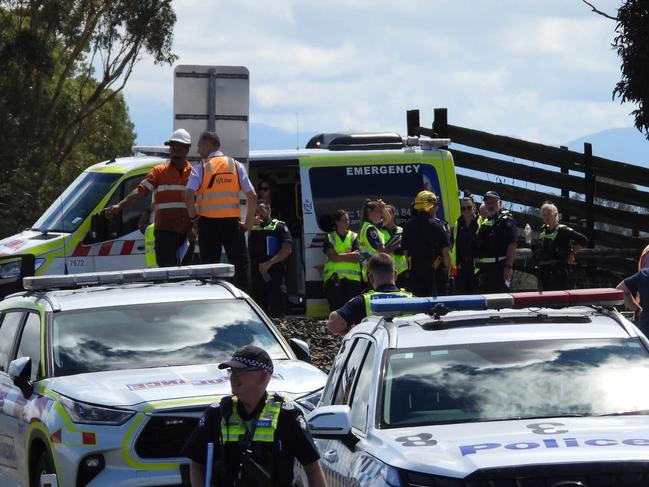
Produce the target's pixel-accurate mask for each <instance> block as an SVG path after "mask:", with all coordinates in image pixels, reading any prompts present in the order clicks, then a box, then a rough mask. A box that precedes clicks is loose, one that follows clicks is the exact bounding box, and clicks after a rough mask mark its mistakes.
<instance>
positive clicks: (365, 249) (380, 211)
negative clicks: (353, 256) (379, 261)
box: [358, 199, 391, 282]
mask: <svg viewBox="0 0 649 487" xmlns="http://www.w3.org/2000/svg"><path fill="white" fill-rule="evenodd" d="M389 221H390V213H388V210H387V208H386V205H385V203H384V202H383V200H381V199H378V200H370V199H367V200H365V204H364V205H363V209H362V211H361V228H360V231H359V233H358V243H359V249H360V264H361V270H362V273H363V280H364V281H365V282H367V261H368V260H369V258H370V257H372V256H373V255H374V254H376V253H377V252H390V250H391V249H390V250H389V249H386V247H385V239H384V238H383V233H381V229H382V228H383V225H385V224H386V223H388V222H389Z"/></svg>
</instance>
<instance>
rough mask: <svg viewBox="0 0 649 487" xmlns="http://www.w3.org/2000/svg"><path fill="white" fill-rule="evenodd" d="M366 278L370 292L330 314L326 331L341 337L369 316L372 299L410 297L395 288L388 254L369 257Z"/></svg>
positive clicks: (380, 253)
mask: <svg viewBox="0 0 649 487" xmlns="http://www.w3.org/2000/svg"><path fill="white" fill-rule="evenodd" d="M367 276H368V279H369V281H370V284H371V285H372V290H371V291H368V292H366V293H363V294H360V295H358V296H356V297H354V298H352V299H350V300H349V301H347V303H346V304H345V305H344V306H342V307H341V308H338V309H337V310H336V311H332V312H331V314H330V315H329V321H328V322H327V330H329V331H330V332H331V333H333V334H335V335H341V336H342V335H344V334H345V333H347V332H348V331H349V330H350V329H351V327H352V326H354V325H356V324H358V323H360V322H361V321H362V320H363V318H365V317H367V316H371V315H372V312H371V310H370V301H371V300H372V299H381V298H384V297H410V296H412V294H410V293H409V292H407V291H404V290H403V289H399V288H398V287H397V286H396V284H395V281H396V278H397V272H396V269H395V268H394V261H393V260H392V257H391V256H390V254H386V253H384V252H379V253H378V254H374V255H373V256H372V257H370V259H369V261H368V262H367Z"/></svg>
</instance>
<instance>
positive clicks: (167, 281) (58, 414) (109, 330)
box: [0, 264, 326, 487]
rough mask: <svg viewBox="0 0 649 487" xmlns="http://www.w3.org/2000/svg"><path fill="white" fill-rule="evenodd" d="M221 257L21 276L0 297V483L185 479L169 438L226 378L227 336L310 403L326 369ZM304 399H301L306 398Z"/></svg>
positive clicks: (223, 388) (177, 438)
mask: <svg viewBox="0 0 649 487" xmlns="http://www.w3.org/2000/svg"><path fill="white" fill-rule="evenodd" d="M231 275H233V267H232V266H231V265H229V264H216V265H208V266H192V267H178V268H167V269H147V270H130V271H123V272H107V273H94V274H76V275H66V276H42V277H32V278H26V279H25V282H24V285H25V288H26V289H27V291H25V292H21V293H17V294H13V295H11V296H9V297H7V298H6V299H5V300H3V301H2V302H0V486H2V487H7V486H23V487H27V486H30V487H33V486H38V485H40V481H41V476H42V477H43V479H45V478H46V477H47V478H52V477H51V475H52V474H54V475H56V480H57V481H58V485H59V486H64V487H74V486H76V487H84V486H107V485H110V486H124V487H126V486H162V485H164V486H179V485H189V478H188V468H187V464H188V460H187V459H186V458H183V457H181V455H180V451H181V448H182V446H183V444H184V442H185V440H186V439H187V437H188V436H189V434H190V433H191V431H192V430H193V428H194V426H195V424H196V423H197V421H198V419H199V418H200V416H201V414H202V412H203V411H204V409H205V408H206V407H207V406H208V405H209V404H210V403H211V402H214V401H216V400H218V399H219V398H220V397H222V396H223V395H225V394H229V392H230V386H229V380H228V377H227V374H226V371H224V370H219V369H218V368H217V364H218V363H219V362H222V361H224V360H227V359H228V358H229V357H230V356H231V354H232V352H233V351H234V350H235V349H237V348H239V347H240V346H243V345H246V344H254V345H257V346H260V347H263V348H264V349H265V350H266V351H268V353H269V354H270V356H271V357H272V359H273V361H274V363H275V372H274V374H273V377H272V380H271V382H270V385H269V390H271V391H275V392H278V393H280V394H282V395H284V396H285V397H288V398H290V399H293V400H296V401H297V402H298V403H299V402H300V401H302V402H305V404H306V403H308V401H311V402H314V401H315V402H317V400H318V398H319V393H320V391H321V389H322V386H323V385H324V383H325V380H326V375H325V374H324V373H323V372H321V371H320V370H318V369H316V368H315V367H313V366H312V365H310V364H308V363H306V362H305V361H301V360H298V357H300V358H302V359H304V360H308V356H309V352H308V347H307V346H306V344H305V343H303V342H299V341H297V340H289V341H288V342H287V341H285V339H284V338H282V336H281V335H280V333H279V332H278V331H277V330H276V329H275V327H274V326H273V325H272V322H271V321H270V320H269V319H268V318H267V317H266V316H265V315H264V313H263V312H262V311H261V310H260V309H259V308H258V307H257V305H256V304H255V303H254V302H253V301H252V300H251V299H250V298H249V297H248V296H247V295H246V294H244V293H242V292H241V291H239V290H238V289H237V288H235V287H234V286H232V285H231V284H229V283H227V282H225V281H221V280H218V278H221V277H225V276H231ZM312 407H313V406H311V409H312Z"/></svg>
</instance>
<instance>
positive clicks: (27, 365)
mask: <svg viewBox="0 0 649 487" xmlns="http://www.w3.org/2000/svg"><path fill="white" fill-rule="evenodd" d="M7 372H8V373H9V377H11V380H12V381H13V383H14V384H15V385H16V387H18V388H19V389H20V390H21V392H22V393H23V396H25V397H26V398H27V397H29V396H31V395H32V392H33V391H34V386H33V385H32V383H31V381H30V380H29V379H30V378H31V376H32V359H31V358H29V357H20V358H17V359H16V360H12V361H11V362H10V363H9V369H8V370H7Z"/></svg>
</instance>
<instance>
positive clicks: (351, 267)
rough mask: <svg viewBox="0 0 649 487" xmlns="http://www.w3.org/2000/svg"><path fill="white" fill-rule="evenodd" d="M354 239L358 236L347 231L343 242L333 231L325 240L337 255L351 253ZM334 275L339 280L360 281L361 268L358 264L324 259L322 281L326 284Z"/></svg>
mask: <svg viewBox="0 0 649 487" xmlns="http://www.w3.org/2000/svg"><path fill="white" fill-rule="evenodd" d="M356 238H358V235H357V234H356V233H354V232H352V231H351V230H349V231H347V235H346V236H345V239H344V240H341V238H340V235H338V232H336V231H335V230H334V231H333V232H330V233H328V234H327V240H329V243H330V244H331V247H332V248H333V250H334V252H336V253H337V254H346V253H349V252H352V245H353V244H354V241H355V240H356ZM334 274H338V277H339V278H340V279H347V280H348V281H360V280H361V267H360V265H359V264H358V262H333V261H331V260H329V258H328V257H325V265H324V281H325V282H327V281H328V280H329V279H331V277H333V275H334Z"/></svg>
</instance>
